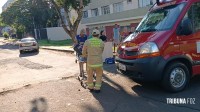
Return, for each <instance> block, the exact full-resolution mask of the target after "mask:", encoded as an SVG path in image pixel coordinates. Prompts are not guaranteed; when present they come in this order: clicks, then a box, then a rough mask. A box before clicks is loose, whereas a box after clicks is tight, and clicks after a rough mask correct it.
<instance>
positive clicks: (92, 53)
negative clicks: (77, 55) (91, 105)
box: [82, 29, 104, 93]
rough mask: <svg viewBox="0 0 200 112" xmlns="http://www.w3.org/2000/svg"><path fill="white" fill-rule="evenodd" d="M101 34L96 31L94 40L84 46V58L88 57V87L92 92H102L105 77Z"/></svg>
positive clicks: (93, 35)
mask: <svg viewBox="0 0 200 112" xmlns="http://www.w3.org/2000/svg"><path fill="white" fill-rule="evenodd" d="M99 36H100V32H99V31H98V30H97V29H95V30H93V32H92V38H91V39H89V40H87V41H86V42H85V44H84V46H83V52H82V54H83V55H82V56H83V57H87V75H88V78H87V85H88V89H89V90H90V91H93V90H94V91H95V92H96V93H99V92H100V89H101V84H102V75H103V60H102V53H103V50H104V43H103V41H102V40H101V39H99ZM94 74H96V81H95V82H93V79H94V78H93V76H94Z"/></svg>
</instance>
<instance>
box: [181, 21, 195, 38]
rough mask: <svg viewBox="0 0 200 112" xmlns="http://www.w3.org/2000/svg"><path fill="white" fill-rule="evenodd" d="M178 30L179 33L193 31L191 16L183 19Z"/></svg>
mask: <svg viewBox="0 0 200 112" xmlns="http://www.w3.org/2000/svg"><path fill="white" fill-rule="evenodd" d="M178 32H179V33H178V34H179V35H190V34H192V33H193V27H192V22H191V20H190V19H189V18H185V19H183V21H182V23H181V25H180V28H179V31H178Z"/></svg>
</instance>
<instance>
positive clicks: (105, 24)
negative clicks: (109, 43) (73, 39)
mask: <svg viewBox="0 0 200 112" xmlns="http://www.w3.org/2000/svg"><path fill="white" fill-rule="evenodd" d="M155 2H156V0H91V3H89V5H88V6H86V7H85V8H84V13H83V19H82V24H83V25H84V26H85V27H86V29H87V33H88V34H90V33H91V31H92V30H93V29H94V28H99V30H104V31H105V32H106V35H107V37H108V38H110V39H111V38H112V32H113V27H114V25H115V24H118V25H119V26H120V31H121V32H122V31H123V29H124V27H126V28H127V29H128V31H131V30H134V29H135V28H136V27H137V25H138V24H139V22H140V21H141V20H142V18H143V17H144V15H145V14H146V13H147V12H148V10H149V8H150V7H151V6H152V5H153V4H154V3H155Z"/></svg>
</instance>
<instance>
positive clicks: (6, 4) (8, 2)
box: [2, 0, 16, 11]
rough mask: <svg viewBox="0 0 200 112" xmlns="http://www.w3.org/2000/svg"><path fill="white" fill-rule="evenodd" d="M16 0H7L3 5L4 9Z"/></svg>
mask: <svg viewBox="0 0 200 112" xmlns="http://www.w3.org/2000/svg"><path fill="white" fill-rule="evenodd" d="M15 1H16V0H7V2H6V3H5V4H4V5H3V6H2V11H5V10H6V9H7V8H8V7H10V6H11V4H12V3H14V2H15Z"/></svg>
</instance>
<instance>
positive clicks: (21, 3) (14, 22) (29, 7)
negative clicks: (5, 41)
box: [1, 0, 58, 33]
mask: <svg viewBox="0 0 200 112" xmlns="http://www.w3.org/2000/svg"><path fill="white" fill-rule="evenodd" d="M1 17H2V21H3V22H4V23H5V24H6V25H9V26H12V27H14V28H15V29H17V32H19V33H23V32H29V33H31V32H33V29H35V28H46V27H47V26H55V23H57V20H58V15H57V13H56V11H55V9H52V8H51V7H50V4H48V3H47V2H44V1H42V0H17V1H16V2H14V3H13V4H12V5H11V6H10V7H9V8H8V9H7V10H6V11H4V12H2V14H1ZM49 24H50V25H49Z"/></svg>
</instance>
